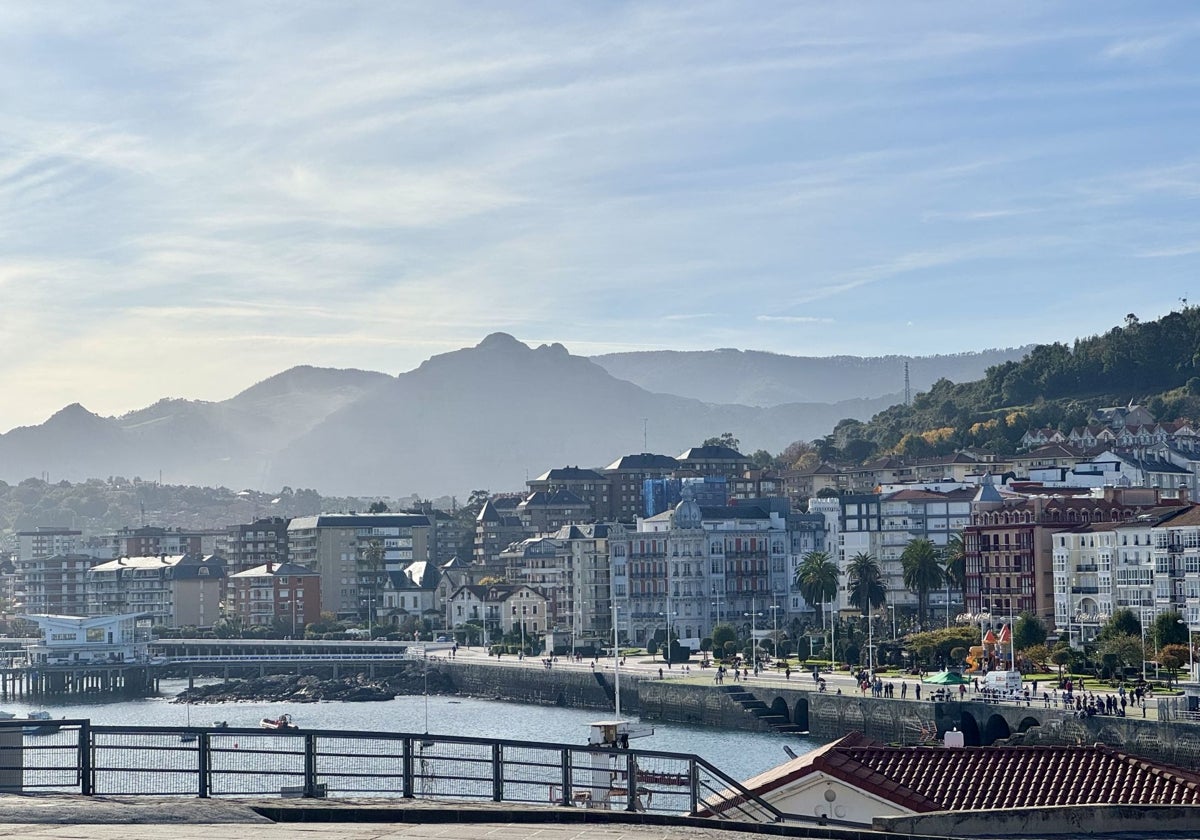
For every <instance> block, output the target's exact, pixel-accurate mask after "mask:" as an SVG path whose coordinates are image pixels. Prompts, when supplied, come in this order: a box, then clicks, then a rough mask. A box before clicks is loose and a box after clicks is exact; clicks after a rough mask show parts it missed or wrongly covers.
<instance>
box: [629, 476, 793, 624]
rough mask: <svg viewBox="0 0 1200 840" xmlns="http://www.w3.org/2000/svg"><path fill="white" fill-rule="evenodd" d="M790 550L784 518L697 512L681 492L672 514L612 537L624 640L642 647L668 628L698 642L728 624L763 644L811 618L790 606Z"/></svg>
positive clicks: (723, 510) (758, 512) (766, 513)
mask: <svg viewBox="0 0 1200 840" xmlns="http://www.w3.org/2000/svg"><path fill="white" fill-rule="evenodd" d="M781 501H782V500H781ZM790 547H791V539H790V537H789V534H788V530H787V515H786V513H784V514H781V513H780V512H779V511H777V510H766V509H764V507H762V506H760V505H758V504H753V503H748V504H746V505H739V506H736V507H702V506H701V505H699V504H698V503H697V502H696V500H695V499H694V498H692V497H691V494H690V493H689V492H688V489H687V488H685V491H684V498H683V499H682V500H681V501H680V502H679V504H678V505H676V507H675V509H674V510H672V511H668V512H666V513H661V514H658V515H657V516H652V517H648V518H644V519H639V520H638V522H637V525H636V527H635V528H634V529H629V528H627V527H625V526H620V525H617V526H614V527H613V529H612V531H611V532H610V539H609V550H610V554H611V562H612V574H613V590H614V593H615V594H616V598H617V607H618V616H617V621H618V624H619V627H620V628H621V633H622V635H624V636H625V637H626V638H628V639H629V640H630V641H631V642H634V643H637V644H645V642H646V641H648V640H649V639H651V638H654V637H655V635H656V634H657V635H658V636H660V637H661V636H663V635H665V634H666V632H667V629H666V628H667V627H668V626H669V627H670V628H671V632H672V633H673V634H675V635H678V637H679V638H680V639H692V640H696V641H698V640H699V639H700V638H702V637H704V636H707V635H709V634H710V633H711V632H712V628H713V626H714V625H716V624H717V623H719V622H722V621H729V622H731V623H734V624H736V625H738V626H744V628H745V632H746V634H747V635H750V634H751V633H755V634H756V635H757V636H759V637H762V636H764V635H765V634H766V633H767V632H768V630H773V629H774V628H775V627H779V628H780V629H781V630H783V629H786V628H787V627H788V625H789V623H790V621H791V619H792V618H793V617H798V615H797V614H798V613H801V612H803V613H806V614H807V615H808V616H810V617H811V608H810V607H809V606H808V605H807V604H804V603H803V600H802V599H801V600H799V601H793V600H792V598H791V595H792V593H791V591H790V590H791V582H792V570H793V568H794V566H795V562H796V560H795V559H794V558H793V556H792V554H791V551H790ZM793 604H798V605H800V606H799V607H798V608H793V606H792V605H793Z"/></svg>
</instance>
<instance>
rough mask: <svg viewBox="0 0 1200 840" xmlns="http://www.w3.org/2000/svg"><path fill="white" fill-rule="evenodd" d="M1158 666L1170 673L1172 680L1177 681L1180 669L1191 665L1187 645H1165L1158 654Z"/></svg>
mask: <svg viewBox="0 0 1200 840" xmlns="http://www.w3.org/2000/svg"><path fill="white" fill-rule="evenodd" d="M1158 664H1159V665H1160V666H1162V667H1163V668H1166V669H1167V670H1168V671H1169V672H1170V674H1171V679H1173V680H1176V681H1177V680H1178V679H1179V669H1180V668H1182V667H1184V666H1185V665H1190V664H1191V663H1190V661H1189V659H1188V648H1187V645H1176V644H1170V645H1163V647H1162V650H1160V651H1159V652H1158Z"/></svg>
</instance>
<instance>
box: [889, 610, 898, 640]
mask: <svg viewBox="0 0 1200 840" xmlns="http://www.w3.org/2000/svg"><path fill="white" fill-rule="evenodd" d="M887 607H888V609H889V610H891V611H892V641H893V642H894V641H896V638H897V636H896V605H895V604H888V605H887Z"/></svg>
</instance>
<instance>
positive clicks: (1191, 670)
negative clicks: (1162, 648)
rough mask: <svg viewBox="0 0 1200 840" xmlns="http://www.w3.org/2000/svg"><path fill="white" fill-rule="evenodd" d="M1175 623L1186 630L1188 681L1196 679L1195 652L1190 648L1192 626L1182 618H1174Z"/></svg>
mask: <svg viewBox="0 0 1200 840" xmlns="http://www.w3.org/2000/svg"><path fill="white" fill-rule="evenodd" d="M1175 623H1176V624H1182V625H1183V626H1184V627H1186V628H1187V631H1188V682H1192V681H1193V680H1195V679H1196V654H1195V652H1194V651H1193V650H1192V626H1191V625H1190V624H1188V623H1187V622H1186V621H1184V620H1183V619H1182V618H1180V619H1176V622H1175Z"/></svg>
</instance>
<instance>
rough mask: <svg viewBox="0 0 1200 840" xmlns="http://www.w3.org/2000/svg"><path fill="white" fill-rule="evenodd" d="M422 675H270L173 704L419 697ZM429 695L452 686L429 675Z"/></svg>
mask: <svg viewBox="0 0 1200 840" xmlns="http://www.w3.org/2000/svg"><path fill="white" fill-rule="evenodd" d="M424 691H425V676H424V675H423V674H422V673H421V672H420V671H418V670H412V669H406V670H404V671H402V672H400V673H396V674H388V675H387V676H376V677H368V676H367V675H366V674H350V675H347V676H343V677H338V678H336V679H330V678H323V677H317V676H313V675H306V676H300V675H298V674H273V675H271V676H266V677H258V678H254V679H247V680H230V681H229V682H220V683H212V684H211V685H198V686H194V687H192V688H190V689H187V690H185V691H183V692H181V693H180V694H179V696H178V697H176V698H175V702H176V703H229V702H235V701H238V700H255V701H270V702H287V703H316V702H318V701H321V700H342V701H345V702H352V703H354V702H367V701H372V700H391V699H392V698H393V697H395V696H396V695H398V694H422V693H424ZM429 693H430V694H453V693H455V690H454V686H453V684H452V683H451V682H450V680H449V679H448V678H447V677H446V676H445V675H444V674H442V673H440V672H438V671H430V672H429Z"/></svg>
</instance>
